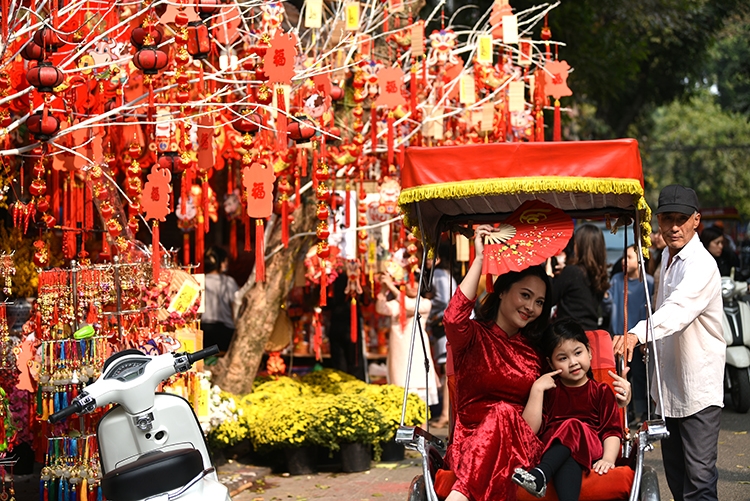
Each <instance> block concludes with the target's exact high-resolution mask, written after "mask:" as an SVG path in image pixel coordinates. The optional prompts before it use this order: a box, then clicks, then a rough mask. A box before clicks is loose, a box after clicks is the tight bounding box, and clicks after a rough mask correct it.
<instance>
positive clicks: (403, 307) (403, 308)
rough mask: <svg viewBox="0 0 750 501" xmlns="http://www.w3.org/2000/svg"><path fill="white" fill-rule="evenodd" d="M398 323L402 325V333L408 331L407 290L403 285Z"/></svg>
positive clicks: (399, 298) (399, 301)
mask: <svg viewBox="0 0 750 501" xmlns="http://www.w3.org/2000/svg"><path fill="white" fill-rule="evenodd" d="M398 308H399V312H398V323H399V324H400V325H401V331H405V330H406V289H405V288H404V286H403V285H402V286H401V287H400V288H399V293H398Z"/></svg>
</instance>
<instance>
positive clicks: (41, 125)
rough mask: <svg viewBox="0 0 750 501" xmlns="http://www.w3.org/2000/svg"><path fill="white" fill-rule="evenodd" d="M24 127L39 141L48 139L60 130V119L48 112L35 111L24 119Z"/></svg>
mask: <svg viewBox="0 0 750 501" xmlns="http://www.w3.org/2000/svg"><path fill="white" fill-rule="evenodd" d="M26 127H28V129H29V132H31V133H32V134H34V137H36V138H37V139H38V140H39V141H48V140H49V139H50V138H51V137H52V136H54V135H55V134H57V131H59V130H60V120H58V119H57V117H55V116H54V115H50V114H49V113H42V112H41V111H37V112H36V113H34V114H33V115H31V116H30V117H29V118H28V119H27V120H26Z"/></svg>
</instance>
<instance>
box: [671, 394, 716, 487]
mask: <svg viewBox="0 0 750 501" xmlns="http://www.w3.org/2000/svg"><path fill="white" fill-rule="evenodd" d="M665 421H666V424H667V430H669V438H666V439H664V440H662V441H661V457H662V459H663V460H664V473H665V474H666V477H667V484H668V485H669V490H670V491H672V496H673V497H674V500H675V501H718V499H719V498H718V494H717V492H716V484H717V482H718V480H719V471H718V470H717V468H716V457H717V455H718V443H719V430H720V428H721V407H718V406H715V405H714V406H711V407H707V408H705V409H703V410H701V411H698V412H696V413H695V414H693V415H692V416H688V417H685V418H666V419H665Z"/></svg>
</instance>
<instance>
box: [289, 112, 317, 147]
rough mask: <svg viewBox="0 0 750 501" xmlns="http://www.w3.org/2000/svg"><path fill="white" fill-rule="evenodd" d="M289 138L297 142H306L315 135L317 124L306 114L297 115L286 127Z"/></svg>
mask: <svg viewBox="0 0 750 501" xmlns="http://www.w3.org/2000/svg"><path fill="white" fill-rule="evenodd" d="M286 130H287V133H288V134H289V138H290V139H292V140H293V141H294V142H295V143H298V144H299V143H306V142H308V141H310V139H311V138H312V137H313V136H314V135H315V132H316V130H315V124H314V123H313V121H312V120H310V119H309V118H307V117H306V116H300V117H295V120H292V121H291V122H290V123H289V124H288V125H287V127H286Z"/></svg>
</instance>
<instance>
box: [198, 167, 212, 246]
mask: <svg viewBox="0 0 750 501" xmlns="http://www.w3.org/2000/svg"><path fill="white" fill-rule="evenodd" d="M201 199H202V200H201V201H202V202H203V231H204V232H206V233H208V223H209V220H210V219H211V218H209V217H208V174H205V175H204V177H203V182H202V183H201ZM197 230H198V228H196V231H197Z"/></svg>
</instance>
